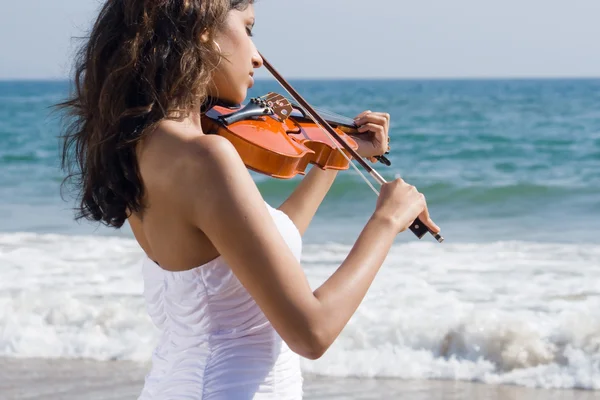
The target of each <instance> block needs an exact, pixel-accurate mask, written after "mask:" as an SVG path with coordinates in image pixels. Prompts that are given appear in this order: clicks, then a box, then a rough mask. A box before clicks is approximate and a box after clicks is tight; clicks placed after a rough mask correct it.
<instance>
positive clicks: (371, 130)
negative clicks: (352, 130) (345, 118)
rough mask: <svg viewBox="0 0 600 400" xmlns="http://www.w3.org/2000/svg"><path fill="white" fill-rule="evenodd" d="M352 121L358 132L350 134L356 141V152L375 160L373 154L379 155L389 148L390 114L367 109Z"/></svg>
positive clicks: (372, 160)
mask: <svg viewBox="0 0 600 400" xmlns="http://www.w3.org/2000/svg"><path fill="white" fill-rule="evenodd" d="M354 123H355V124H356V125H357V126H358V132H359V133H357V134H351V135H350V136H352V139H354V140H355V141H356V143H358V150H357V152H358V154H359V155H360V156H361V157H364V158H367V159H369V161H371V162H377V159H376V158H375V156H381V155H383V154H385V152H387V151H389V149H390V146H389V145H390V137H389V135H388V132H389V130H390V114H388V113H382V112H372V111H370V110H367V111H363V112H362V113H360V114H358V115H357V116H356V117H355V118H354Z"/></svg>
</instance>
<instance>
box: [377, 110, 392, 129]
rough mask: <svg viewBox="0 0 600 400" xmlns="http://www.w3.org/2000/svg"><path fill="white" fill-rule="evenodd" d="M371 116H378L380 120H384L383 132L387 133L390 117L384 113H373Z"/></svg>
mask: <svg viewBox="0 0 600 400" xmlns="http://www.w3.org/2000/svg"><path fill="white" fill-rule="evenodd" d="M373 114H376V115H379V116H381V117H382V118H384V119H385V131H386V132H389V130H390V120H391V116H390V114H388V113H384V112H375V113H373Z"/></svg>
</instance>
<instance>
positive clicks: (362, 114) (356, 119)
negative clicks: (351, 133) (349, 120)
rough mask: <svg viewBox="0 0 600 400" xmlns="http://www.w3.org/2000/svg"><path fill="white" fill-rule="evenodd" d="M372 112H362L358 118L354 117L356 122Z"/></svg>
mask: <svg viewBox="0 0 600 400" xmlns="http://www.w3.org/2000/svg"><path fill="white" fill-rule="evenodd" d="M370 112H371V110H366V111H363V112H361V113H360V114H358V115H357V116H356V117H354V122H356V121H358V120H359V119H361V118H362V117H364V116H365V115H367V114H369V113H370Z"/></svg>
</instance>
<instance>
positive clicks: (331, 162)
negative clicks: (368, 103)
mask: <svg viewBox="0 0 600 400" xmlns="http://www.w3.org/2000/svg"><path fill="white" fill-rule="evenodd" d="M261 57H262V55H261ZM262 58H263V65H264V66H265V67H266V68H267V69H268V70H269V72H271V74H272V75H273V76H274V77H275V78H276V79H277V81H279V83H280V84H281V85H282V86H283V87H284V88H285V89H286V90H287V92H288V93H290V94H291V95H292V97H293V98H294V99H295V100H296V102H297V103H298V104H292V102H291V101H289V100H288V99H286V98H285V97H284V96H282V95H280V94H277V93H272V92H271V93H268V94H267V95H265V96H261V97H257V98H252V99H251V100H250V102H249V103H248V104H247V105H246V106H243V107H242V106H230V105H226V104H220V103H216V104H213V105H211V106H209V107H206V109H205V110H204V113H203V114H204V115H203V117H202V118H203V126H205V132H206V133H207V134H218V135H220V136H223V137H225V138H226V139H228V140H229V141H230V142H231V143H232V144H233V146H234V147H235V148H236V150H237V151H238V153H239V154H240V157H241V159H242V160H243V162H244V164H245V165H246V166H247V167H248V168H249V169H251V170H253V171H256V172H258V173H261V174H265V175H268V176H271V177H274V178H280V179H290V178H292V177H294V176H296V175H298V174H301V175H304V174H305V170H306V168H307V166H308V165H309V164H313V165H316V166H317V167H319V168H321V169H334V170H345V169H348V168H349V166H353V167H354V168H355V169H356V170H357V171H358V172H359V174H360V175H361V176H362V177H363V179H364V180H365V181H366V182H367V184H369V186H371V188H372V189H373V191H374V192H375V193H376V194H377V195H379V192H377V190H376V189H375V188H374V187H373V186H372V185H371V183H370V182H369V181H368V180H367V178H366V177H365V176H364V175H363V174H362V173H361V172H360V171H359V170H358V169H357V168H356V167H355V166H354V164H352V162H351V161H352V159H354V160H356V161H357V162H358V163H359V164H360V165H361V166H362V167H363V168H364V169H365V170H366V171H367V172H368V173H369V174H370V175H371V176H372V177H373V178H375V179H376V180H377V182H378V183H379V184H384V183H386V181H385V179H383V177H382V176H381V175H380V174H379V173H378V172H377V171H375V170H374V169H373V168H372V167H371V166H370V165H369V164H368V163H367V162H366V161H365V160H363V159H362V157H360V155H359V154H358V153H357V152H356V150H357V149H358V144H357V143H356V141H354V139H352V137H351V136H350V134H352V133H356V132H357V126H356V125H355V124H354V121H353V120H352V119H350V118H347V117H343V116H339V115H334V114H329V116H328V118H327V119H326V118H323V117H322V116H321V115H320V114H319V113H317V111H315V109H314V108H312V107H311V106H310V105H309V104H308V103H307V102H306V100H304V99H303V98H302V96H300V94H298V92H296V91H295V89H294V88H293V87H291V85H290V84H289V83H288V82H287V81H286V80H285V79H284V78H283V77H282V76H281V75H280V74H279V73H278V72H277V71H276V70H275V69H274V68H273V66H272V65H271V64H270V63H269V62H268V61H267V60H266V59H265V58H264V57H262ZM321 114H324V115H325V114H328V113H326V112H321ZM386 154H387V153H386ZM377 160H378V161H379V162H382V163H384V164H385V165H391V163H390V162H389V160H388V159H387V158H386V157H385V156H379V157H377ZM409 229H410V230H411V231H412V232H413V233H414V234H415V235H416V236H417V237H418V238H419V239H421V238H422V237H423V236H424V235H425V234H426V233H427V232H429V233H430V234H432V235H433V236H434V238H435V239H436V240H437V241H438V242H439V243H442V242H443V241H444V238H443V237H442V236H440V235H439V234H438V233H435V232H432V231H430V230H429V228H428V227H427V226H426V225H425V224H423V223H422V221H420V220H419V219H418V218H417V219H416V220H415V221H414V222H413V223H412V224H411V225H410V227H409Z"/></svg>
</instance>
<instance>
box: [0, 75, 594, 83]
mask: <svg viewBox="0 0 600 400" xmlns="http://www.w3.org/2000/svg"><path fill="white" fill-rule="evenodd" d="M285 79H286V80H295V81H485V80H489V81H502V80H597V79H600V75H598V76H569V75H563V76H561V75H556V76H534V75H532V76H436V77H433V76H430V77H428V76H422V77H418V76H415V77H409V76H407V77H394V76H389V77H388V76H348V77H329V76H320V77H319V76H315V77H310V76H297V77H293V76H292V77H286V78H285ZM70 80H72V78H70V77H0V82H67V81H70ZM255 81H257V82H258V81H275V82H276V81H277V80H276V79H275V78H273V77H268V76H267V77H255Z"/></svg>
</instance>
